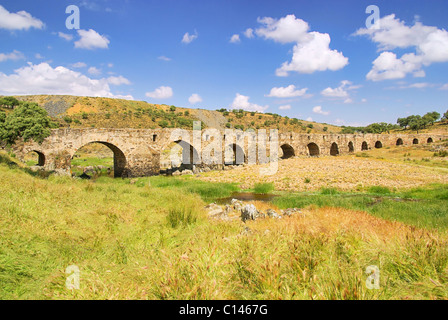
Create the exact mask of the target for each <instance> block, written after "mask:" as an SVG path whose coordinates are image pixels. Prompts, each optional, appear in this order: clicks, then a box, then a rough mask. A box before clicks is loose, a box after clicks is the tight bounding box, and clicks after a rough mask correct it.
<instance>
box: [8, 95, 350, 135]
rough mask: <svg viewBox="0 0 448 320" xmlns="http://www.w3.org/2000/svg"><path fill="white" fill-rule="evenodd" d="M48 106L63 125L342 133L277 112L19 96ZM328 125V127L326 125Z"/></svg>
mask: <svg viewBox="0 0 448 320" xmlns="http://www.w3.org/2000/svg"><path fill="white" fill-rule="evenodd" d="M16 98H17V99H19V100H21V101H29V102H36V103H38V104H39V105H40V106H42V107H43V108H45V109H46V110H47V111H48V113H49V115H50V116H51V117H53V118H54V119H55V120H56V121H57V122H59V124H60V125H61V127H68V126H70V127H72V128H86V127H96V128H112V127H113V128H147V129H154V128H161V127H162V128H163V127H168V128H170V127H177V128H191V127H192V122H193V121H195V120H200V121H202V122H203V126H204V127H218V128H220V129H224V128H241V129H243V130H246V129H248V128H253V129H276V128H277V129H279V130H281V131H284V130H287V131H294V132H301V133H306V132H307V133H324V132H329V133H338V132H340V130H341V128H340V127H337V126H333V125H329V124H321V123H316V122H309V121H305V120H299V119H290V118H288V117H283V116H280V115H277V114H271V113H259V112H247V111H239V110H233V111H227V110H223V109H221V112H219V111H211V110H204V109H188V108H180V107H175V106H169V105H165V104H151V103H148V102H145V101H130V100H122V99H111V98H98V97H75V96H63V95H60V96H55V95H29V96H16ZM324 128H326V129H324Z"/></svg>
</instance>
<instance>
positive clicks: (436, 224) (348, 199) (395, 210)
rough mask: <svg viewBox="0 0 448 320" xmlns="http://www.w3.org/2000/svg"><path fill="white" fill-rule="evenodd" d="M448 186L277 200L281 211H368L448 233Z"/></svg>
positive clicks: (377, 189)
mask: <svg viewBox="0 0 448 320" xmlns="http://www.w3.org/2000/svg"><path fill="white" fill-rule="evenodd" d="M447 200H448V185H433V186H430V187H427V188H416V189H412V190H408V191H403V192H397V193H392V191H390V190H389V189H388V188H385V187H381V186H374V187H370V188H368V192H367V193H355V194H353V193H348V192H345V193H343V192H336V193H335V192H334V191H333V190H328V189H323V190H322V191H321V192H320V193H300V194H286V195H282V196H279V197H276V198H275V199H274V200H273V201H274V203H275V204H276V205H277V206H279V207H280V208H291V207H299V208H303V207H307V206H310V205H314V206H317V207H340V208H347V209H354V210H362V211H366V212H368V213H370V214H372V215H374V216H377V217H380V218H383V219H387V220H396V221H401V222H404V223H407V224H410V225H413V226H416V227H423V228H434V229H439V230H448V203H447Z"/></svg>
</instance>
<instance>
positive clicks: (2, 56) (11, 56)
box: [0, 50, 25, 62]
mask: <svg viewBox="0 0 448 320" xmlns="http://www.w3.org/2000/svg"><path fill="white" fill-rule="evenodd" d="M20 59H25V56H24V55H23V53H22V52H20V51H17V50H14V51H13V52H11V53H0V62H3V61H7V60H20Z"/></svg>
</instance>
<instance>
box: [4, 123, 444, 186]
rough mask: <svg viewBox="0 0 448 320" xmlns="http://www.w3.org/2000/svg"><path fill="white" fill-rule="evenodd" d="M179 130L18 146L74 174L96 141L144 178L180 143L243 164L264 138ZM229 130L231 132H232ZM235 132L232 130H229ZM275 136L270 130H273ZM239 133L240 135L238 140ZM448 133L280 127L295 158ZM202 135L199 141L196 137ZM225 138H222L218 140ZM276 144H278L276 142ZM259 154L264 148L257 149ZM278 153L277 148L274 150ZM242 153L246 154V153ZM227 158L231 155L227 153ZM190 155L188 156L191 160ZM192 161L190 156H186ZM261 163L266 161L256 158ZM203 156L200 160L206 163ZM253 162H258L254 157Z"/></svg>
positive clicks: (87, 133)
mask: <svg viewBox="0 0 448 320" xmlns="http://www.w3.org/2000/svg"><path fill="white" fill-rule="evenodd" d="M175 130H176V129H95V128H89V129H72V128H68V129H56V130H52V133H51V135H50V136H49V137H48V138H46V139H45V140H44V142H43V143H42V144H37V143H35V142H32V141H31V142H26V143H24V142H19V143H17V144H16V145H15V146H14V148H13V149H14V152H15V154H16V155H17V157H18V158H19V159H22V160H23V159H24V157H25V155H26V154H28V153H29V152H36V153H37V154H38V155H39V164H38V165H39V166H42V167H43V168H44V169H45V170H48V171H56V172H58V173H60V174H67V175H70V174H71V160H72V158H73V156H74V154H75V153H76V151H77V150H78V149H80V148H81V147H83V146H85V145H87V144H90V143H101V144H103V145H105V146H107V147H108V148H110V149H111V150H112V152H113V154H114V175H115V177H141V176H149V175H157V174H159V173H160V169H161V155H162V153H163V151H164V150H169V148H171V147H172V145H173V144H174V143H178V144H179V145H180V146H182V148H183V157H184V159H185V158H191V159H193V157H191V156H192V155H193V156H195V155H197V154H200V152H198V150H196V149H197V148H195V147H193V146H197V144H195V142H197V141H198V139H199V140H200V141H201V145H202V147H203V148H204V147H206V146H207V145H209V144H211V142H212V141H215V143H219V145H221V147H222V150H223V151H222V154H221V153H217V155H219V157H222V156H223V155H224V154H225V151H224V150H225V149H226V150H230V151H231V152H233V158H232V161H231V162H228V161H227V163H225V162H224V161H222V160H223V158H221V162H219V163H225V164H241V163H242V162H246V163H247V161H248V155H249V153H250V150H252V149H250V148H251V147H253V144H251V141H252V143H253V142H254V141H255V143H259V141H260V140H259V139H257V137H255V136H251V137H246V135H245V133H243V132H242V131H240V133H238V132H237V133H236V134H235V136H232V138H234V139H233V140H232V139H231V138H229V137H227V138H226V137H225V132H223V131H218V130H215V133H216V132H219V133H220V135H222V137H220V138H219V139H217V138H216V137H217V136H216V135H215V136H214V135H213V132H211V131H210V129H204V130H202V131H199V133H198V131H196V136H195V134H194V133H193V132H194V131H185V130H184V131H183V132H184V133H183V134H182V135H179V134H177V131H175ZM226 132H227V131H226ZM229 132H230V131H229ZM268 135H269V133H268ZM238 138H239V139H238ZM447 138H448V135H438V134H303V133H295V132H278V152H277V154H278V157H280V158H283V159H285V158H290V157H294V156H320V155H324V156H325V155H332V156H337V155H340V154H348V153H352V152H358V151H362V150H369V149H373V148H382V147H387V146H396V145H412V144H422V143H432V142H435V141H438V140H442V139H447ZM195 139H196V140H195ZM269 140H270V138H269V137H268V138H267V139H266V141H267V143H266V144H267V153H268V154H269V153H270V145H271V144H270V141H269ZM217 141H219V142H217ZM272 145H276V144H272ZM257 154H258V153H257ZM273 154H275V153H273ZM241 155H242V156H241ZM226 159H227V158H226ZM187 160H188V159H187ZM185 162H186V163H188V161H185ZM256 162H257V163H261V162H263V161H260V159H259V158H258V157H257V158H256ZM202 163H203V162H201V160H199V161H196V160H195V162H194V164H195V165H198V166H200V165H201V164H202ZM252 163H253V162H252Z"/></svg>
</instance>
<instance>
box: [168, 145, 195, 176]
mask: <svg viewBox="0 0 448 320" xmlns="http://www.w3.org/2000/svg"><path fill="white" fill-rule="evenodd" d="M198 161H199V152H198V151H197V150H196V148H194V147H193V146H192V145H191V144H190V143H189V142H187V141H185V140H177V141H173V142H171V143H170V144H169V145H168V146H167V147H166V148H165V149H164V150H162V155H161V159H160V169H171V170H180V171H183V170H193V166H194V165H195V164H197V162H198Z"/></svg>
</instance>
